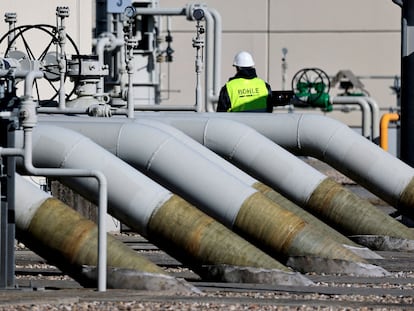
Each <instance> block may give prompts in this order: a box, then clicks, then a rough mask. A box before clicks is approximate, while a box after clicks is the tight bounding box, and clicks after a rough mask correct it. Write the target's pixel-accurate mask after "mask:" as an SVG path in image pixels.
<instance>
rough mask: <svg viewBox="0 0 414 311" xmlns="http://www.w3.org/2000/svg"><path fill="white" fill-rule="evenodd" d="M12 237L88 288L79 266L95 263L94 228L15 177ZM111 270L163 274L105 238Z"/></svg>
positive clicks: (60, 204) (67, 208)
mask: <svg viewBox="0 0 414 311" xmlns="http://www.w3.org/2000/svg"><path fill="white" fill-rule="evenodd" d="M15 180H16V198H15V217H16V234H17V238H18V240H19V241H22V242H23V243H24V244H25V245H27V246H28V247H29V248H30V249H31V250H33V251H35V252H36V253H37V254H39V255H40V256H42V257H43V258H45V259H47V260H48V261H50V262H52V263H53V264H55V265H56V266H57V267H59V268H60V269H61V270H62V271H64V272H65V273H68V274H69V275H70V276H71V277H73V278H74V279H76V280H77V281H78V282H80V283H81V284H83V285H86V286H91V285H92V286H94V284H90V280H89V279H87V278H86V277H85V276H84V275H83V274H82V273H81V269H82V265H91V266H96V265H97V263H98V254H97V250H98V246H97V242H98V228H97V226H96V224H95V223H94V222H92V221H90V220H87V219H85V218H83V217H82V216H81V215H80V214H79V213H77V212H76V211H75V210H73V209H71V208H70V207H69V206H67V205H65V204H64V203H62V202H61V201H59V200H56V199H54V198H52V197H51V196H50V195H49V194H48V193H46V192H44V191H41V190H40V189H39V188H37V187H36V186H35V185H33V184H32V183H30V182H29V181H28V180H26V179H24V178H23V177H22V176H20V175H18V174H16V178H15ZM107 241H108V243H107V245H108V248H107V258H108V261H107V263H108V265H109V266H111V267H118V268H127V269H134V270H138V271H142V272H150V273H158V274H166V273H165V271H164V270H163V269H161V268H160V267H158V266H157V265H155V264H154V263H152V262H151V261H149V260H147V259H146V258H145V257H142V256H140V255H139V254H137V252H135V251H134V250H132V249H131V248H129V247H127V246H126V245H125V244H123V243H122V242H120V241H119V240H117V239H115V238H114V237H112V236H111V235H109V234H108V235H107Z"/></svg>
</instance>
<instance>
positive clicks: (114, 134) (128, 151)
mask: <svg viewBox="0 0 414 311" xmlns="http://www.w3.org/2000/svg"><path fill="white" fill-rule="evenodd" d="M48 119H50V118H48ZM45 122H46V123H47V124H52V125H59V126H63V127H65V128H70V129H72V130H76V131H79V132H81V133H82V134H83V135H85V136H87V137H89V138H91V139H92V140H93V141H95V142H97V143H98V144H99V145H101V146H102V147H104V148H105V149H107V150H109V151H111V152H112V153H114V154H116V155H117V156H119V157H121V158H122V159H126V160H127V161H129V162H130V163H131V165H134V163H136V162H137V160H136V159H135V157H137V152H135V150H134V149H136V150H138V149H139V150H143V149H146V148H147V143H146V141H147V139H146V138H144V139H141V138H140V137H141V133H143V135H144V136H146V135H147V132H148V131H149V130H150V129H152V130H153V131H155V132H158V131H161V132H162V135H167V136H169V137H171V139H174V140H176V141H179V142H180V143H183V144H185V146H186V147H187V148H190V149H192V150H194V151H195V153H194V154H191V155H189V156H188V158H185V159H184V161H185V164H184V165H183V166H182V167H181V168H180V169H182V170H186V169H187V165H186V164H187V163H189V162H191V163H200V161H201V162H203V161H205V159H207V160H208V161H210V162H212V163H214V165H215V166H218V167H219V169H220V170H221V171H222V172H226V173H228V174H230V175H232V176H234V177H236V178H237V179H239V180H240V181H241V182H243V183H244V184H245V185H247V186H249V187H253V188H255V189H257V190H258V191H261V192H262V193H263V194H264V195H265V196H266V197H267V198H269V199H270V200H272V201H274V202H275V203H276V204H278V205H280V206H281V207H283V208H285V209H287V210H289V211H291V212H293V213H294V214H296V215H297V216H299V217H300V218H302V219H304V220H305V221H306V222H307V223H309V224H312V225H314V226H316V227H317V228H318V229H319V230H323V232H324V233H325V234H328V235H330V236H331V237H332V238H333V239H334V240H335V241H337V242H339V243H341V244H347V245H351V246H355V247H357V246H358V245H357V244H356V243H354V242H353V241H351V240H350V239H348V238H346V237H345V236H344V235H342V234H340V233H339V232H338V231H336V230H334V229H333V228H331V227H330V226H328V225H327V224H325V223H323V222H322V221H320V220H319V219H318V218H316V217H315V216H313V215H312V214H310V213H309V212H307V211H306V210H304V209H302V208H301V207H299V206H297V205H296V204H294V203H293V202H291V201H289V200H288V199H286V198H285V197H283V196H282V195H281V194H280V193H278V192H276V191H275V190H273V189H272V188H270V187H268V186H266V185H264V184H263V183H261V182H259V181H258V180H256V179H255V178H253V177H251V176H250V175H248V174H246V173H245V172H244V171H242V170H240V169H239V168H237V167H236V166H234V165H233V164H230V163H229V162H228V161H225V160H224V159H223V158H222V157H220V156H218V155H217V154H216V153H214V152H212V151H211V150H209V149H207V148H205V147H204V146H202V145H201V144H200V143H198V142H196V141H195V140H193V139H191V138H190V137H189V136H187V135H186V134H184V133H183V132H182V131H179V130H177V129H176V128H174V127H172V126H169V125H167V124H165V123H161V122H158V121H155V120H146V119H142V118H141V119H139V120H136V121H134V123H125V122H124V121H119V120H113V119H111V122H109V123H111V124H108V121H107V120H106V121H105V122H104V123H102V122H101V121H100V120H98V119H93V120H90V119H88V120H85V119H83V120H79V119H77V120H76V121H74V120H73V119H72V120H71V119H67V118H64V119H62V118H59V119H58V120H57V121H50V120H48V121H45ZM114 123H115V124H114ZM104 128H105V130H106V131H107V135H101V134H100V133H102V130H103V129H104ZM143 130H144V131H145V132H142V131H143ZM109 133H111V135H108V134H109ZM132 133H133V135H134V137H135V139H130V137H131V135H132ZM144 133H145V134H144ZM151 140H152V139H151ZM131 145H136V146H135V147H132V146H131ZM133 148H134V149H133ZM200 157H203V158H205V159H199V158H200ZM128 159H129V160H128ZM131 159H133V160H131ZM134 159H135V160H134ZM180 159H182V158H181V157H174V158H173V159H172V158H169V163H170V165H172V166H177V165H179V164H178V163H177V160H178V161H179V160H180ZM172 161H174V162H172ZM210 165H211V164H210ZM142 166H143V165H139V164H137V167H142ZM200 167H201V168H202V167H203V166H202V165H198V166H196V167H194V168H193V169H194V170H195V171H192V173H194V174H196V175H198V176H204V175H205V174H206V172H205V171H204V170H202V171H201V170H200ZM165 172H166V171H165V170H161V172H160V173H157V174H156V175H158V174H161V175H164V173H165ZM196 172H197V173H196ZM149 174H151V173H149ZM180 175H182V174H178V176H180ZM153 177H155V178H158V177H157V176H153ZM165 178H171V182H170V183H169V184H173V186H172V187H174V189H175V190H176V191H178V192H180V193H182V195H184V196H188V195H187V194H186V192H189V191H188V190H189V189H190V188H191V187H192V186H193V185H192V184H189V185H186V184H183V185H182V186H181V187H182V189H181V187H180V186H178V187H180V189H177V182H176V181H175V179H176V177H175V176H174V175H172V174H168V175H167V177H165ZM165 178H164V179H165ZM173 178H174V179H173ZM184 180H186V179H184ZM203 181H205V184H204V185H199V186H198V187H199V188H198V189H194V192H191V195H192V196H199V194H197V193H199V192H200V191H208V189H210V187H211V185H212V184H213V185H214V184H215V183H214V181H210V180H207V179H203V180H200V183H201V182H203ZM170 186H171V185H170ZM204 189H207V190H204ZM212 192H213V193H214V192H215V190H212ZM213 193H212V194H211V196H212V197H216V196H215V195H213ZM198 201H199V200H198ZM214 204H215V202H214ZM214 204H213V206H215V205H214Z"/></svg>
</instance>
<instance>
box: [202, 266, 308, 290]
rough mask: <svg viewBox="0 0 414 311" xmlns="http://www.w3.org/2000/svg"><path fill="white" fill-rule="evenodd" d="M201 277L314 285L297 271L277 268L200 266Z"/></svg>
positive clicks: (219, 280)
mask: <svg viewBox="0 0 414 311" xmlns="http://www.w3.org/2000/svg"><path fill="white" fill-rule="evenodd" d="M202 270H203V277H204V278H206V279H208V280H214V281H216V282H226V283H258V284H273V285H305V286H308V285H314V283H313V282H312V281H311V280H309V279H308V278H306V277H305V276H303V275H302V274H300V273H298V272H293V271H292V272H286V271H282V270H278V269H262V268H255V267H239V266H230V265H214V266H213V265H211V266H202Z"/></svg>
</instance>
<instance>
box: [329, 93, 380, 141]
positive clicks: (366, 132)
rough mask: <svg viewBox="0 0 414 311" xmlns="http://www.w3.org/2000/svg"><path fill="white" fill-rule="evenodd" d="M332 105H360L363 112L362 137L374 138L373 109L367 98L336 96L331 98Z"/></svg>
mask: <svg viewBox="0 0 414 311" xmlns="http://www.w3.org/2000/svg"><path fill="white" fill-rule="evenodd" d="M329 100H330V102H331V104H332V105H338V104H342V105H358V106H359V107H360V108H361V112H362V136H364V137H365V138H368V139H371V138H372V126H373V124H372V116H371V109H370V106H369V105H368V102H367V100H366V98H365V97H360V96H336V97H331V98H330V99H329Z"/></svg>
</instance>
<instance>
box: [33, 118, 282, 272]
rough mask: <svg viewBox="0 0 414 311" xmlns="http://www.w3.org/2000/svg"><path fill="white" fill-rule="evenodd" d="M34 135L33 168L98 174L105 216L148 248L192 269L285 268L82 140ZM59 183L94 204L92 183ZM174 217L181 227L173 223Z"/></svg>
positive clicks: (57, 131)
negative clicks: (157, 247) (162, 249)
mask: <svg viewBox="0 0 414 311" xmlns="http://www.w3.org/2000/svg"><path fill="white" fill-rule="evenodd" d="M33 136H34V137H33V138H34V143H33V161H34V163H35V164H36V165H39V166H40V165H41V166H42V167H47V166H50V167H64V168H71V167H77V168H83V167H85V168H86V167H87V168H96V169H99V170H100V171H102V173H103V174H105V176H106V177H107V180H108V211H109V212H110V213H111V214H112V215H113V216H114V217H116V218H117V219H119V220H120V221H122V222H123V223H124V224H126V225H128V226H129V227H130V228H133V229H135V230H136V231H137V232H138V233H140V234H141V235H143V236H144V237H146V238H147V239H148V240H150V241H151V242H152V243H154V244H157V243H158V241H159V242H160V243H161V244H162V246H168V250H169V251H171V253H170V254H171V255H172V256H173V257H176V258H179V259H181V260H183V261H184V262H186V263H187V262H189V261H190V263H192V264H194V263H197V264H210V265H215V264H229V265H236V266H237V265H238V266H246V265H249V266H254V267H264V268H269V269H280V270H287V269H288V268H286V267H285V266H283V265H282V264H280V263H279V262H277V261H276V260H275V259H273V258H272V257H270V256H269V255H267V254H265V253H264V252H262V251H260V250H259V249H258V248H256V247H254V246H253V245H251V244H250V243H248V242H247V241H246V240H244V239H242V238H241V237H239V236H238V235H236V234H234V233H233V232H231V231H230V230H228V229H227V228H226V227H225V226H223V225H221V224H219V223H217V222H216V221H214V220H213V219H212V218H211V217H209V216H207V215H205V214H204V213H201V212H199V211H197V209H196V208H195V207H194V206H192V205H190V204H189V203H187V202H185V201H184V200H182V199H180V198H178V197H177V196H176V195H174V194H172V193H171V192H170V191H168V190H167V189H165V188H164V187H162V186H160V185H159V184H157V183H155V182H154V181H152V180H151V179H149V178H148V177H146V176H145V175H143V174H141V173H140V172H138V171H137V170H135V169H134V168H133V167H131V166H130V165H128V164H127V163H125V162H124V161H122V160H121V159H119V158H117V157H116V156H114V155H113V154H111V153H110V152H108V151H106V150H105V149H103V148H102V147H100V146H98V145H96V144H95V143H94V142H92V141H91V140H90V139H88V138H86V137H85V136H82V135H80V134H78V133H76V132H73V131H71V130H68V129H64V128H60V127H54V126H46V125H39V126H38V127H37V128H36V129H35V130H34V132H33ZM61 181H62V183H64V184H66V185H68V186H69V187H71V188H72V189H74V190H75V191H77V192H78V193H80V194H82V195H84V196H85V197H86V198H88V199H89V200H91V201H92V202H96V194H97V191H98V189H97V185H96V182H94V180H91V179H87V178H65V179H62V180H61ZM173 214H176V215H179V216H177V217H179V222H177V221H175V222H172V219H171V217H170V216H171V215H173ZM170 220H171V221H170ZM178 233H179V234H178ZM152 235H154V237H153V236H152ZM229 250H231V251H229Z"/></svg>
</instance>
